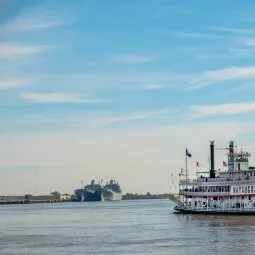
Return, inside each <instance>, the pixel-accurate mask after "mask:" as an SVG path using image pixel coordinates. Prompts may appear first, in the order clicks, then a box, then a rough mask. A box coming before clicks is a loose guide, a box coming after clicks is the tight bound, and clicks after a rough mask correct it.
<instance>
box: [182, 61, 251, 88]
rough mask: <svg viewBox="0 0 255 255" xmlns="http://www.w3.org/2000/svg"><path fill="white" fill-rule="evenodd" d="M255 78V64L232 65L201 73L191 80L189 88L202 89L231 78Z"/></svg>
mask: <svg viewBox="0 0 255 255" xmlns="http://www.w3.org/2000/svg"><path fill="white" fill-rule="evenodd" d="M254 78H255V66H248V67H232V68H224V69H219V70H211V71H205V72H203V74H202V75H201V77H198V78H196V79H194V80H193V81H192V82H190V86H189V87H188V88H187V90H196V89H201V88H204V87H206V86H209V85H212V84H215V83H218V82H220V81H230V80H238V79H243V80H245V79H246V80H249V79H254Z"/></svg>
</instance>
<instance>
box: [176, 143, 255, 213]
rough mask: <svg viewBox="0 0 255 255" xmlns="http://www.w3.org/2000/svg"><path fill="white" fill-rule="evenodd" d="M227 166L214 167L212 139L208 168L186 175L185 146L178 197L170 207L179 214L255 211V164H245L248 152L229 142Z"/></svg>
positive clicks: (225, 164) (248, 155) (189, 155)
mask: <svg viewBox="0 0 255 255" xmlns="http://www.w3.org/2000/svg"><path fill="white" fill-rule="evenodd" d="M224 149H226V150H227V163H226V162H223V164H224V166H225V167H226V168H227V169H226V170H225V171H221V170H219V171H216V170H215V162H214V152H215V147H214V141H211V142H210V168H209V171H207V172H197V177H196V179H194V180H192V179H188V171H187V158H188V157H191V154H190V153H189V152H188V150H187V149H186V174H179V176H180V179H179V200H178V203H177V206H176V207H175V208H174V209H175V212H176V213H183V214H239V215H255V167H252V166H249V157H250V156H251V154H250V153H249V152H246V151H244V150H242V149H241V150H238V149H237V148H236V147H235V146H234V142H233V141H230V142H229V147H228V148H224Z"/></svg>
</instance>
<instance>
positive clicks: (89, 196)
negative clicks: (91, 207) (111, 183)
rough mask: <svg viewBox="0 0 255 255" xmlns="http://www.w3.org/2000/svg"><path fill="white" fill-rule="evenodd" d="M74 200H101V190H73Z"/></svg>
mask: <svg viewBox="0 0 255 255" xmlns="http://www.w3.org/2000/svg"><path fill="white" fill-rule="evenodd" d="M75 196H76V201H78V202H93V201H101V200H102V192H101V190H96V191H95V192H89V191H86V190H85V189H79V190H76V192H75Z"/></svg>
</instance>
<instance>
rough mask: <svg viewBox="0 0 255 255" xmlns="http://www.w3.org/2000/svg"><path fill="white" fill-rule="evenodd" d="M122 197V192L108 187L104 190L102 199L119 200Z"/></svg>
mask: <svg viewBox="0 0 255 255" xmlns="http://www.w3.org/2000/svg"><path fill="white" fill-rule="evenodd" d="M121 199H122V192H114V191H112V190H109V189H106V190H104V191H103V192H102V201H117V200H121Z"/></svg>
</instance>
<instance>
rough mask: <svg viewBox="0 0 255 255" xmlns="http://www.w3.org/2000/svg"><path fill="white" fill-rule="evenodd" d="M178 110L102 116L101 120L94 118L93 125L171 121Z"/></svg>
mask: <svg viewBox="0 0 255 255" xmlns="http://www.w3.org/2000/svg"><path fill="white" fill-rule="evenodd" d="M176 112H177V110H176V109H161V110H152V111H135V112H130V113H128V114H122V115H115V116H114V115H110V116H109V115H108V116H107V115H106V114H104V116H100V117H99V118H98V117H96V118H94V119H93V118H92V119H91V123H93V125H95V126H101V127H103V126H107V125H112V124H117V123H122V122H128V121H141V120H149V119H170V118H173V116H174V113H176Z"/></svg>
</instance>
